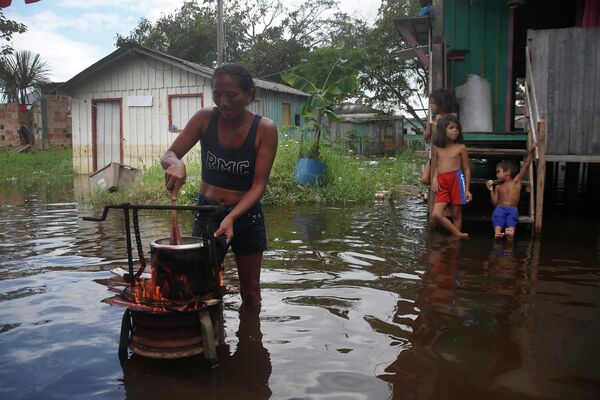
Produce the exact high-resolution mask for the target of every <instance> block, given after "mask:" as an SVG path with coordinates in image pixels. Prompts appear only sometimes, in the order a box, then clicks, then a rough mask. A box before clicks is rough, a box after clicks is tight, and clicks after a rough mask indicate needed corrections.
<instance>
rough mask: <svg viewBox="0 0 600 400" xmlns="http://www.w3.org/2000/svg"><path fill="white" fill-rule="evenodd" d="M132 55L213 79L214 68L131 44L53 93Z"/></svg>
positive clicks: (264, 85)
mask: <svg viewBox="0 0 600 400" xmlns="http://www.w3.org/2000/svg"><path fill="white" fill-rule="evenodd" d="M132 53H138V54H142V55H145V56H147V57H151V58H155V59H157V60H160V61H163V62H166V63H168V64H171V65H174V66H176V67H179V68H182V69H184V70H186V71H190V72H192V73H197V74H198V75H201V76H203V77H205V78H208V79H211V78H212V74H213V72H214V69H213V68H210V67H207V66H204V65H201V64H196V63H193V62H190V61H186V60H183V59H181V58H177V57H174V56H171V55H169V54H165V53H161V52H160V51H156V50H152V49H149V48H147V47H143V46H139V45H136V44H131V45H129V46H123V47H121V48H119V49H117V50H115V51H114V52H112V53H110V54H109V55H107V56H106V57H104V58H102V59H101V60H99V61H98V62H96V63H94V64H92V65H91V66H90V67H88V68H86V69H84V70H83V71H81V72H80V73H78V74H77V75H75V76H74V77H73V78H71V79H69V80H68V81H66V82H65V83H63V84H62V85H60V86H58V87H57V88H54V89H53V90H52V92H53V93H54V92H59V91H68V90H69V89H70V88H72V87H73V86H76V85H77V84H78V83H79V82H81V80H82V79H84V78H87V77H89V76H90V75H93V74H95V73H97V72H98V71H99V70H101V69H104V68H105V67H107V66H109V65H111V64H112V63H114V62H115V61H117V60H119V59H121V58H123V57H125V56H127V55H130V54H132ZM253 80H254V85H255V86H256V87H257V88H260V89H264V90H271V91H275V92H281V93H289V94H293V95H296V96H304V97H308V96H309V95H308V94H306V93H304V92H302V91H300V90H297V89H294V88H292V87H290V86H286V85H283V84H281V83H276V82H271V81H266V80H262V79H253Z"/></svg>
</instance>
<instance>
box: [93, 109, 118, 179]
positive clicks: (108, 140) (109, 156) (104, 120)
mask: <svg viewBox="0 0 600 400" xmlns="http://www.w3.org/2000/svg"><path fill="white" fill-rule="evenodd" d="M92 115H93V118H92V120H93V122H94V131H93V135H92V136H93V140H94V146H93V147H94V162H93V164H94V171H98V170H99V169H102V168H104V167H105V166H107V165H108V164H110V163H111V162H118V163H122V162H123V132H122V129H121V100H120V99H117V100H113V99H108V100H95V101H94V102H93V107H92Z"/></svg>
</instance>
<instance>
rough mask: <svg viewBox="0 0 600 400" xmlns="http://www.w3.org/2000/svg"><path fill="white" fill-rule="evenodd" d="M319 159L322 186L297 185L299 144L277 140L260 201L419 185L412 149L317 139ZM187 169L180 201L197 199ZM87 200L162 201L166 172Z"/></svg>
mask: <svg viewBox="0 0 600 400" xmlns="http://www.w3.org/2000/svg"><path fill="white" fill-rule="evenodd" d="M321 159H322V160H323V162H325V163H326V164H327V175H326V179H325V183H324V184H323V186H320V187H303V186H300V185H298V184H297V183H296V181H295V179H294V175H293V171H294V167H295V165H296V161H297V160H298V143H297V142H296V140H294V139H289V138H287V139H283V140H281V141H280V143H279V150H278V152H277V158H276V159H275V164H274V165H273V170H272V172H271V178H270V180H269V185H268V186H267V192H266V193H265V195H264V197H263V199H262V202H263V203H264V204H266V205H291V204H346V203H356V204H358V203H366V202H370V201H373V200H374V198H375V193H376V192H377V191H381V190H394V189H402V188H409V191H411V192H413V193H414V192H416V191H418V188H419V185H420V184H419V183H418V181H419V176H420V166H417V165H416V164H415V162H414V160H413V154H412V152H411V151H410V150H406V151H404V152H403V153H401V154H398V155H397V156H396V157H390V158H379V159H377V160H367V159H365V158H364V157H357V156H355V155H352V154H351V153H348V152H347V151H343V150H341V149H340V148H338V147H330V146H325V145H323V144H321ZM187 170H188V173H193V174H195V175H194V176H188V183H186V184H185V186H184V187H183V189H182V191H181V192H180V196H179V198H178V201H177V202H178V204H194V203H195V202H196V195H197V191H198V186H199V181H200V165H199V164H198V163H190V164H189V165H187ZM91 200H92V203H93V204H94V205H96V206H101V205H105V204H120V203H126V202H129V203H133V204H166V203H167V202H169V196H168V193H167V190H166V189H165V187H164V172H163V170H162V168H161V167H160V165H155V166H153V167H151V168H149V169H147V170H146V171H144V175H143V183H142V185H140V186H139V187H132V188H128V189H126V190H118V191H117V192H115V193H108V192H105V191H97V192H95V193H94V194H93V196H92V199H91Z"/></svg>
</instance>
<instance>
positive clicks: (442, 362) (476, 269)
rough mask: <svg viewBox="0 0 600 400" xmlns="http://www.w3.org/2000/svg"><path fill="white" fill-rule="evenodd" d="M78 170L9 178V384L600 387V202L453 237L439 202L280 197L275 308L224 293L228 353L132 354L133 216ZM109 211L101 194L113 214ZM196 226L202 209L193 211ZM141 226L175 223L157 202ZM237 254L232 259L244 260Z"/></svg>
mask: <svg viewBox="0 0 600 400" xmlns="http://www.w3.org/2000/svg"><path fill="white" fill-rule="evenodd" d="M77 197H78V196H77V195H75V194H74V190H73V187H71V186H67V187H53V188H51V189H44V188H36V189H34V190H31V189H29V190H19V189H18V188H13V187H10V188H7V187H2V188H0V225H1V228H0V399H90V398H94V399H125V398H127V399H145V400H147V399H159V398H160V399H170V398H173V399H188V398H202V399H217V398H218V399H221V400H226V399H267V398H272V399H328V400H329V399H467V398H474V399H479V398H487V399H592V398H594V399H595V398H600V397H599V396H600V340H599V339H598V336H599V333H600V318H599V317H600V313H599V310H600V307H599V302H600V235H599V226H600V224H598V219H593V218H583V217H581V216H580V215H578V214H577V213H575V214H574V215H567V214H561V213H558V214H557V213H549V216H548V217H547V218H546V220H545V221H544V222H545V226H544V235H543V237H542V238H541V240H533V239H532V238H531V236H530V235H529V233H528V232H527V229H521V230H520V231H519V232H518V234H517V238H516V240H515V241H514V242H498V243H494V241H493V240H492V239H491V234H492V231H491V228H490V229H488V227H487V226H480V225H472V226H468V227H467V228H468V231H469V232H471V234H472V238H471V239H470V240H468V241H462V242H461V241H456V240H450V239H448V238H447V237H444V236H441V235H439V234H436V233H429V232H428V230H427V229H426V223H425V219H426V210H425V204H424V203H423V202H422V201H420V200H418V199H413V198H399V199H396V200H395V203H394V205H393V206H390V204H388V203H387V202H386V203H384V204H372V205H367V206H361V207H344V208H341V207H340V208H338V207H289V208H267V209H266V210H265V215H266V217H267V220H268V234H269V239H270V241H269V246H270V249H269V250H268V251H267V252H266V253H265V260H264V268H263V272H262V294H263V306H262V310H261V313H260V317H259V318H258V317H256V315H255V314H254V315H252V314H246V313H244V312H242V313H241V315H240V312H239V309H240V297H239V295H238V294H237V293H236V287H237V283H236V273H235V271H234V268H229V269H228V272H227V273H226V276H225V280H226V284H227V285H228V286H229V287H230V288H231V291H232V293H231V294H228V295H226V296H225V298H224V316H225V318H224V329H225V331H226V338H225V345H223V346H221V347H220V348H219V349H218V356H219V363H220V366H219V367H217V368H215V369H210V368H209V366H208V363H207V362H206V361H205V360H204V359H203V358H202V356H199V357H193V358H191V359H187V360H175V361H159V360H152V359H146V358H143V357H140V356H137V355H133V356H132V357H131V358H130V359H129V360H126V361H125V362H124V363H123V364H121V363H120V362H119V358H118V356H117V349H118V339H119V332H120V324H121V317H122V315H123V309H122V308H118V307H112V306H109V305H107V304H105V303H102V302H101V300H102V299H103V298H106V297H109V296H111V293H110V292H109V291H108V290H107V288H106V286H104V285H103V284H102V281H103V280H104V279H106V278H109V277H110V276H111V273H110V272H109V271H110V269H112V268H114V267H116V266H123V267H125V268H126V264H127V257H126V251H125V240H124V228H123V222H122V218H121V216H120V215H119V214H118V213H117V212H115V211H111V214H109V217H108V219H107V221H105V222H103V223H95V222H86V221H82V220H81V217H82V216H86V215H93V214H94V211H93V210H91V209H89V208H87V207H86V206H83V205H81V204H80V203H79V202H78V201H76V200H75V199H76V198H77ZM97 213H98V211H96V214H97ZM179 220H180V224H181V225H180V226H181V231H182V234H184V235H185V234H189V231H190V230H191V219H190V218H189V217H185V216H183V215H181V216H180V218H179ZM141 230H142V239H143V240H144V246H145V251H146V253H148V252H149V241H150V240H151V239H156V238H158V237H168V236H169V234H170V225H169V215H168V212H164V213H160V212H158V213H142V217H141ZM227 263H228V266H231V265H232V264H231V263H232V260H231V259H228V260H227Z"/></svg>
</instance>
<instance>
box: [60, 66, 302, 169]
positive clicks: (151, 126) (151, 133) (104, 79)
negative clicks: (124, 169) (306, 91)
mask: <svg viewBox="0 0 600 400" xmlns="http://www.w3.org/2000/svg"><path fill="white" fill-rule="evenodd" d="M193 93H201V94H202V95H203V104H204V107H212V106H213V105H214V103H213V101H212V88H211V84H210V79H209V78H206V77H203V76H201V75H198V74H197V73H194V72H192V71H187V70H185V69H182V68H179V67H177V66H175V65H171V64H169V63H165V62H162V61H159V60H157V59H155V58H152V57H147V56H142V55H139V54H138V55H135V56H128V57H125V58H123V59H120V60H117V61H115V62H114V63H113V64H112V65H111V66H109V67H104V68H103V69H101V70H100V71H98V72H97V73H96V74H94V75H93V76H91V77H90V78H89V79H82V81H81V83H78V84H77V85H76V86H74V87H73V88H72V89H71V90H70V92H69V94H70V95H71V97H72V118H73V167H74V170H75V171H76V172H78V173H85V174H89V173H92V172H94V168H93V163H92V157H93V155H92V110H91V109H92V101H93V100H98V99H121V122H122V127H121V128H122V132H123V153H124V154H123V162H124V163H125V164H127V165H130V166H133V167H137V168H140V167H144V166H150V165H153V164H156V163H157V162H158V161H159V159H160V157H161V155H162V154H164V152H165V151H166V150H167V149H168V147H169V146H170V145H171V143H172V142H173V140H174V139H175V138H176V137H177V134H178V133H177V132H170V131H169V115H168V112H169V103H168V98H169V95H173V94H193ZM129 96H152V106H151V107H130V106H128V104H127V98H128V97H129ZM257 99H258V100H259V101H256V102H254V103H253V104H251V105H250V107H249V109H250V110H251V111H255V112H260V113H262V114H263V115H265V116H267V117H269V118H271V119H273V120H274V121H275V123H276V124H277V125H279V126H280V125H281V121H282V119H281V116H282V108H283V105H282V103H283V102H289V103H291V104H292V121H293V117H294V116H293V115H294V114H296V113H300V108H301V107H302V104H303V99H304V98H303V97H300V96H295V95H292V94H287V93H280V92H274V91H270V90H264V89H258V90H257ZM198 154H199V150H198V149H197V148H196V149H192V150H191V151H190V153H188V155H189V157H196V156H197V155H198ZM97 168H102V166H100V165H99V166H97Z"/></svg>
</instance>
